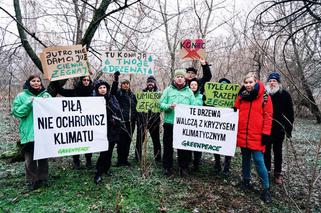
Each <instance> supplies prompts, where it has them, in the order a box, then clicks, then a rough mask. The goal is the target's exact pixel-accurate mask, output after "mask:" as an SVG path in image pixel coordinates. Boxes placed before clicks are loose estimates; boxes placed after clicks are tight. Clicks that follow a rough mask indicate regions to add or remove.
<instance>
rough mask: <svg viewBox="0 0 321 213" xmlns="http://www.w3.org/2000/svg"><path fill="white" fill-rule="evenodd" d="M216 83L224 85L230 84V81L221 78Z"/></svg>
mask: <svg viewBox="0 0 321 213" xmlns="http://www.w3.org/2000/svg"><path fill="white" fill-rule="evenodd" d="M218 83H226V84H230V83H231V81H230V80H228V79H227V78H221V79H220V80H218Z"/></svg>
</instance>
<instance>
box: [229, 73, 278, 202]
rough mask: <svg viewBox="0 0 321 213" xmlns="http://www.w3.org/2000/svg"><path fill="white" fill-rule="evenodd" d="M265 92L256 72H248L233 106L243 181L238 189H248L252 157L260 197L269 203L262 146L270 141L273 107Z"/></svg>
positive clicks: (249, 186) (267, 178)
mask: <svg viewBox="0 0 321 213" xmlns="http://www.w3.org/2000/svg"><path fill="white" fill-rule="evenodd" d="M265 94H266V93H265V87H264V84H263V83H262V82H261V81H259V80H258V79H257V76H256V73H254V72H250V73H248V74H247V75H246V76H245V78H244V80H243V86H242V87H241V89H240V91H239V94H238V97H237V98H236V101H235V105H234V106H235V107H236V108H237V109H239V120H238V130H237V146H238V147H240V148H241V153H242V177H243V182H242V184H241V189H242V190H244V191H247V190H249V189H251V188H252V185H251V184H250V182H251V161H252V158H253V162H254V164H255V168H256V171H257V173H258V176H259V177H260V180H261V185H262V188H263V190H262V193H261V199H262V200H263V201H264V202H265V203H271V202H272V198H271V194H270V182H269V177H268V172H267V169H266V167H265V164H264V152H265V146H266V145H267V144H268V143H270V133H271V128H272V114H273V106H272V100H271V97H270V96H269V95H267V96H266V95H265ZM265 97H266V98H265ZM265 100H266V101H265ZM263 103H264V104H263Z"/></svg>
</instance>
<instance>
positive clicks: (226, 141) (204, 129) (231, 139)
mask: <svg viewBox="0 0 321 213" xmlns="http://www.w3.org/2000/svg"><path fill="white" fill-rule="evenodd" d="M237 128H238V112H234V110H233V109H224V108H215V107H205V106H189V105H180V104H178V105H176V107H175V117H174V130H173V132H174V135H173V147H174V148H176V149H184V150H192V151H199V152H209V153H216V154H220V155H227V156H234V153H235V148H236V137H237Z"/></svg>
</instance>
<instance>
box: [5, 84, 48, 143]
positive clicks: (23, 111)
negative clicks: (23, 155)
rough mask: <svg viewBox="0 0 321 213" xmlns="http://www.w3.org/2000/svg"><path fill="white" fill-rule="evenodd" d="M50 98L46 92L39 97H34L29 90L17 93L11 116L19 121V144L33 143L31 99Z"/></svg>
mask: <svg viewBox="0 0 321 213" xmlns="http://www.w3.org/2000/svg"><path fill="white" fill-rule="evenodd" d="M34 97H42V98H47V97H51V95H50V94H49V93H47V92H46V91H43V92H41V93H40V94H39V95H37V96H35V95H34V94H32V93H31V92H29V90H27V89H26V90H24V91H23V92H21V93H19V94H18V95H17V97H16V98H15V99H14V101H13V106H12V111H11V113H12V115H13V116H15V117H16V118H19V119H20V125H19V132H20V139H21V144H25V143H28V142H33V141H34V132H33V110H32V98H34Z"/></svg>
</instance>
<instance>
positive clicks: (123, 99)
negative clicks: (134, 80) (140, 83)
mask: <svg viewBox="0 0 321 213" xmlns="http://www.w3.org/2000/svg"><path fill="white" fill-rule="evenodd" d="M110 94H111V95H115V96H116V98H117V100H118V103H119V105H120V109H121V114H122V120H123V121H125V122H135V121H136V119H137V111H136V105H137V100H136V96H135V94H134V93H133V92H131V91H130V90H128V91H126V90H122V89H118V81H114V82H113V85H112V87H111V93H110Z"/></svg>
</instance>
